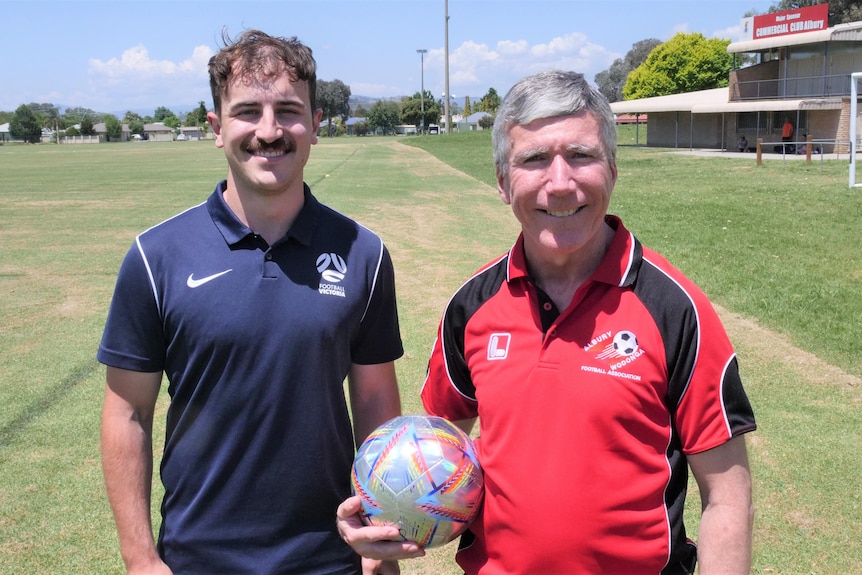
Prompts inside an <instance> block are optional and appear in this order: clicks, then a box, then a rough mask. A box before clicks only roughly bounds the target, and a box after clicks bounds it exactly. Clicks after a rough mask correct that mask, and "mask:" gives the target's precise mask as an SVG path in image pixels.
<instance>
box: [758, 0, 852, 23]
mask: <svg viewBox="0 0 862 575" xmlns="http://www.w3.org/2000/svg"><path fill="white" fill-rule="evenodd" d="M817 4H823V0H795V1H794V0H781V1H780V2H776V3H775V4H773V5H772V6H770V7H769V12H770V13H772V12H783V11H784V10H795V9H797V8H804V7H806V6H816V5H817ZM828 4H829V26H835V25H837V24H844V23H846V22H858V21H859V20H862V4H860V2H859V1H858V0H829V2H828Z"/></svg>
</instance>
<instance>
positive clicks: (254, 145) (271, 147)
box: [246, 138, 295, 154]
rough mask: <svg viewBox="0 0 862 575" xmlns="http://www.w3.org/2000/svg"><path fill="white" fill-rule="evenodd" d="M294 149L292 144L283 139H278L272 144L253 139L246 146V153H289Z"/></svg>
mask: <svg viewBox="0 0 862 575" xmlns="http://www.w3.org/2000/svg"><path fill="white" fill-rule="evenodd" d="M294 149H295V146H294V145H293V143H292V142H289V141H288V140H285V139H278V140H275V141H273V142H265V141H263V140H259V139H257V138H255V139H253V140H252V141H251V142H249V144H248V145H247V146H246V151H248V152H249V153H252V154H255V153H261V152H279V153H290V152H293V151H294Z"/></svg>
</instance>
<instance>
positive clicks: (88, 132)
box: [81, 118, 96, 136]
mask: <svg viewBox="0 0 862 575" xmlns="http://www.w3.org/2000/svg"><path fill="white" fill-rule="evenodd" d="M81 135H83V136H95V135H96V128H95V127H94V126H93V120H91V119H90V118H84V119H83V120H81Z"/></svg>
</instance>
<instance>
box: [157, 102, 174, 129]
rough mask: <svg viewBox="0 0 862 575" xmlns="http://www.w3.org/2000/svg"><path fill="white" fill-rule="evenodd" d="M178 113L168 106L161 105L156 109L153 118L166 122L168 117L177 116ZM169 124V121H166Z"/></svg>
mask: <svg viewBox="0 0 862 575" xmlns="http://www.w3.org/2000/svg"><path fill="white" fill-rule="evenodd" d="M176 117H177V115H176V114H174V113H173V112H172V111H170V110H169V109H168V108H166V107H164V106H159V107H158V108H156V111H155V112H153V120H154V121H156V122H165V120H167V119H168V118H176ZM165 125H167V122H165Z"/></svg>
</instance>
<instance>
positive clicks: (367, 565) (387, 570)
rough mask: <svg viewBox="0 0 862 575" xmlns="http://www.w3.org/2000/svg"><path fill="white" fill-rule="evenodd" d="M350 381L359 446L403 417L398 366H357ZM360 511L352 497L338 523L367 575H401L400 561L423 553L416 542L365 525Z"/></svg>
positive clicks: (392, 531)
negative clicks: (379, 430)
mask: <svg viewBox="0 0 862 575" xmlns="http://www.w3.org/2000/svg"><path fill="white" fill-rule="evenodd" d="M347 381H348V386H349V390H350V407H351V411H352V413H353V435H354V437H355V441H356V446H357V447H359V445H361V444H362V442H363V441H364V440H365V438H366V437H368V435H369V434H370V433H371V432H372V431H374V429H375V428H376V427H377V426H379V425H381V424H383V423H385V422H387V421H389V420H390V419H392V418H393V417H396V416H398V415H401V397H400V395H399V392H398V380H397V378H396V376H395V363H394V362H391V361H390V362H387V363H379V364H372V365H360V364H357V363H354V364H353V365H352V366H351V368H350V373H349V374H348V376H347ZM359 510H360V503H359V498H358V497H351V498H350V499H348V500H347V501H345V502H344V503H342V504H341V505H340V506H339V507H338V512H337V524H338V530H339V532H340V533H341V536H342V538H343V539H344V540H345V541H346V542H347V543H348V544H350V545H351V546H352V547H353V549H354V550H355V551H356V552H357V553H358V554H359V555H362V557H363V559H362V573H363V575H376V574H378V573H380V574H387V575H390V574H391V575H397V573H399V572H400V570H399V568H398V563H397V562H396V560H397V559H406V558H408V557H412V556H416V554H417V553H421V550H420V549H419V546H418V545H416V544H415V543H409V544H408V543H402V542H401V541H399V539H400V534H399V532H398V528H397V527H368V526H365V525H364V524H363V523H362V520H361V519H360V517H359Z"/></svg>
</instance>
